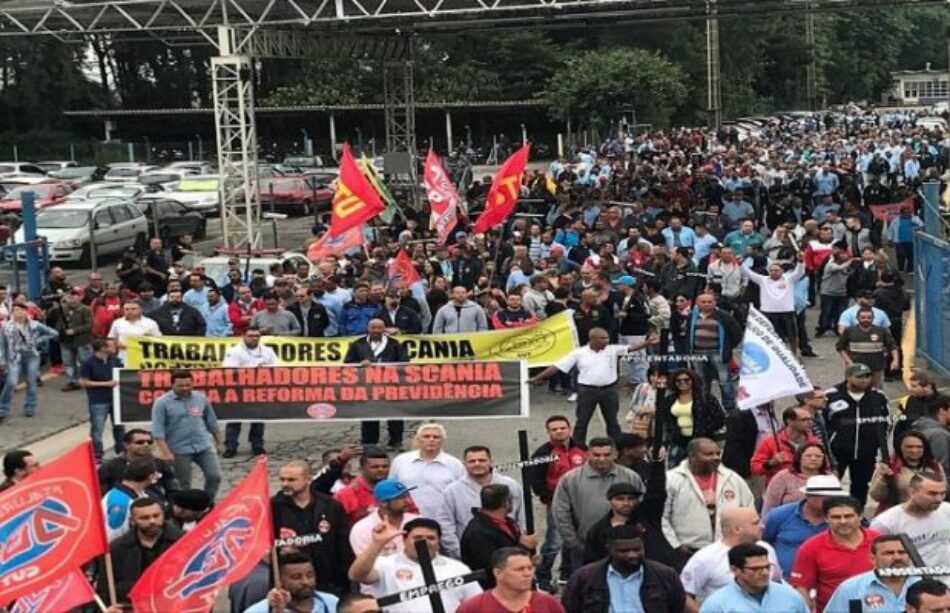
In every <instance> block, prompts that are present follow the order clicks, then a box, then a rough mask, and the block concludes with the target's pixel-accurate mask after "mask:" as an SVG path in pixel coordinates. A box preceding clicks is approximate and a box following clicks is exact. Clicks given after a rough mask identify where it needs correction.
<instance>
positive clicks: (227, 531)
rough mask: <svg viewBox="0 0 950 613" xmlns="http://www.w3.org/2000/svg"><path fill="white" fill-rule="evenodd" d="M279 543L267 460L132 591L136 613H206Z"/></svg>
mask: <svg viewBox="0 0 950 613" xmlns="http://www.w3.org/2000/svg"><path fill="white" fill-rule="evenodd" d="M273 543H274V528H273V525H272V523H271V512H270V500H269V497H268V494H267V459H266V458H260V459H259V460H258V461H257V464H256V465H255V466H254V468H253V469H252V470H251V472H250V474H248V476H247V477H245V478H244V480H243V481H241V483H239V484H238V485H237V486H235V488H234V489H232V490H231V492H230V493H229V494H228V495H227V497H225V499H224V500H222V501H221V503H220V504H219V505H218V506H216V507H215V508H214V510H213V511H211V513H209V514H208V515H207V516H205V518H204V519H202V520H201V521H200V522H198V525H197V526H195V527H194V528H192V529H191V530H190V531H189V532H187V533H186V534H185V535H184V536H183V537H182V538H181V539H179V540H178V541H177V542H176V543H175V544H174V545H172V546H171V548H170V549H169V550H168V551H166V552H165V553H163V554H162V555H161V556H160V557H159V558H158V559H157V560H155V562H154V563H152V565H151V566H149V567H148V568H147V569H146V570H145V572H144V573H143V574H142V576H141V578H139V580H138V582H137V583H136V584H135V586H134V587H133V588H132V591H131V592H129V599H130V600H131V601H132V604H133V605H134V606H135V610H136V611H149V612H152V611H175V612H176V613H199V612H200V613H205V612H206V611H208V610H210V609H211V607H213V606H214V601H215V598H217V596H218V592H220V591H221V590H222V589H223V588H225V587H226V586H228V585H230V584H231V583H234V582H235V581H240V580H241V579H242V578H243V577H244V576H245V575H247V574H248V573H249V572H251V570H252V569H253V568H254V565H255V564H257V562H258V561H259V560H260V559H261V557H262V556H263V555H264V554H266V553H267V552H268V550H270V548H271V546H272V545H273Z"/></svg>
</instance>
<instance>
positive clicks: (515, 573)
mask: <svg viewBox="0 0 950 613" xmlns="http://www.w3.org/2000/svg"><path fill="white" fill-rule="evenodd" d="M490 570H491V573H492V575H493V576H494V579H495V588H494V589H492V590H490V591H487V592H484V593H482V594H479V595H478V596H475V597H473V598H469V599H468V600H466V601H465V602H463V603H462V606H460V607H459V608H458V610H457V613H505V612H506V611H530V612H531V613H564V607H563V606H562V605H561V603H560V602H558V601H557V599H556V598H554V597H553V596H551V595H549V594H545V593H544V592H541V591H538V590H535V589H532V588H533V586H532V578H533V575H534V563H533V562H532V560H531V554H530V553H528V552H527V551H525V550H524V549H523V548H521V547H502V548H501V549H498V550H496V551H495V552H494V553H493V554H492V557H491V568H490Z"/></svg>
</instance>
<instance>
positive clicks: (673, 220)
mask: <svg viewBox="0 0 950 613" xmlns="http://www.w3.org/2000/svg"><path fill="white" fill-rule="evenodd" d="M662 234H663V238H664V239H666V247H667V249H669V250H670V251H673V250H674V249H676V248H678V247H689V248H690V249H692V248H693V247H694V246H695V244H696V233H695V232H693V229H692V228H688V227H684V226H683V218H682V217H680V216H679V215H673V216H672V217H670V227H669V228H663V232H662Z"/></svg>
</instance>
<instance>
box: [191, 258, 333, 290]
mask: <svg viewBox="0 0 950 613" xmlns="http://www.w3.org/2000/svg"><path fill="white" fill-rule="evenodd" d="M231 259H237V260H238V261H239V263H240V266H241V272H242V273H243V272H244V271H245V270H247V272H248V274H250V273H251V271H253V270H256V269H258V268H259V269H261V270H263V271H264V272H265V273H268V274H270V267H271V265H272V264H280V265H281V266H282V267H283V269H284V270H285V271H286V273H287V274H294V273H295V272H296V270H297V267H298V266H299V265H300V264H308V265H309V266H310V274H311V275H316V274H318V272H319V271H318V270H317V266H316V265H315V264H314V263H313V262H311V261H310V260H308V259H307V256H306V255H304V254H302V253H300V252H298V251H285V252H283V253H281V254H280V255H262V254H253V253H252V254H251V257H250V262H248V257H247V256H246V255H241V254H236V255H215V256H212V257H210V258H204V259H203V260H201V261H200V262H199V264H201V265H202V266H204V267H205V275H207V276H208V278H209V279H212V280H214V281H215V282H216V283H219V284H222V283H223V284H227V282H228V279H227V276H228V260H231Z"/></svg>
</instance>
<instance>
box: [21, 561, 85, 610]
mask: <svg viewBox="0 0 950 613" xmlns="http://www.w3.org/2000/svg"><path fill="white" fill-rule="evenodd" d="M95 597H96V592H95V591H94V590H93V589H92V586H91V585H90V584H89V581H87V580H86V575H85V574H84V573H83V572H82V571H81V570H78V569H77V570H73V571H70V572H69V573H67V575H66V576H65V577H62V578H60V579H56V580H55V581H53V582H52V583H49V584H48V585H46V586H44V587H43V588H42V589H40V590H38V591H36V592H33V593H32V594H27V595H26V596H21V597H19V598H17V600H16V603H15V604H14V605H13V607H11V608H10V613H67V612H68V611H72V610H73V609H75V608H76V607H81V606H82V605H84V604H86V603H87V602H89V601H91V600H93V599H94V598H95Z"/></svg>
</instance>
